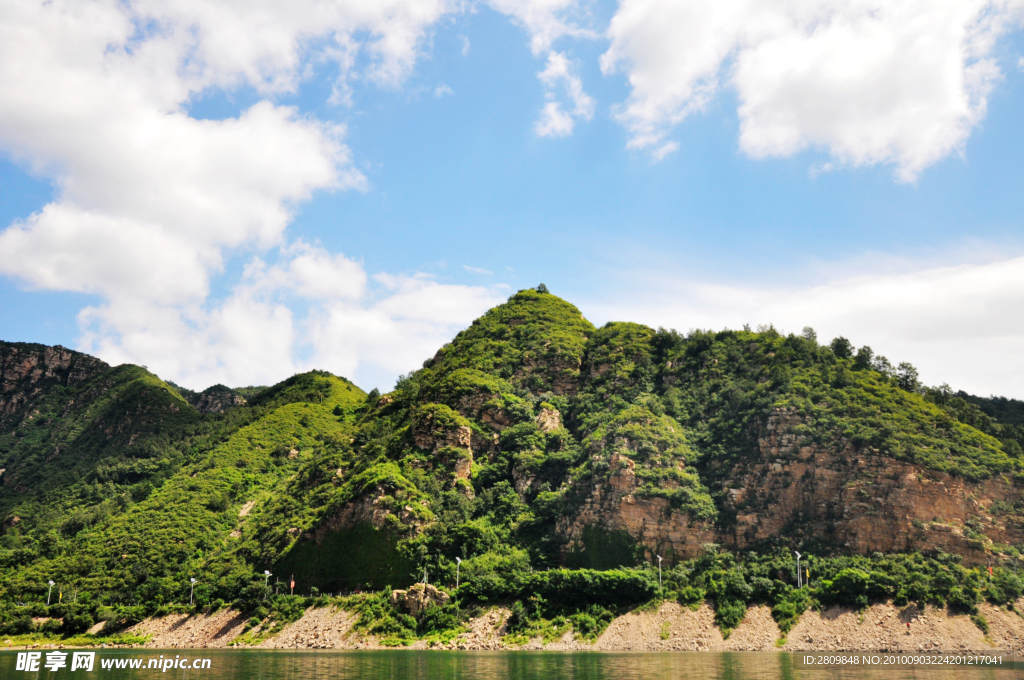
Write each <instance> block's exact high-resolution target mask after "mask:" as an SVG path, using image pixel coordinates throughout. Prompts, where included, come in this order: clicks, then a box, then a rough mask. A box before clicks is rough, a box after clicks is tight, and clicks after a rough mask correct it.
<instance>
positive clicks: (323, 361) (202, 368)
mask: <svg viewBox="0 0 1024 680" xmlns="http://www.w3.org/2000/svg"><path fill="white" fill-rule="evenodd" d="M275 252H276V253H277V254H278V255H279V258H278V261H277V262H275V263H273V264H268V263H267V262H266V261H264V260H263V259H262V258H259V257H257V258H253V260H252V261H251V262H250V263H249V264H248V266H247V267H246V269H245V272H244V274H243V276H242V278H241V281H240V282H239V283H238V284H237V285H236V286H234V288H233V289H232V290H231V292H230V294H229V295H228V296H227V298H226V299H224V300H221V301H218V302H215V303H209V302H207V303H205V304H202V303H196V304H186V305H164V304H159V303H153V302H152V301H147V300H139V299H137V298H131V297H119V298H116V299H113V300H111V301H110V302H109V303H107V304H105V305H101V306H98V307H90V308H87V309H85V310H83V311H82V313H81V314H80V319H79V320H80V323H81V326H82V328H83V330H84V336H83V339H82V349H83V350H85V351H88V352H92V353H95V354H97V355H99V356H101V357H103V358H105V359H107V360H108V361H112V362H115V363H120V362H131V363H143V364H146V365H147V366H148V367H149V368H150V370H153V371H155V372H156V373H157V374H159V375H161V376H163V377H167V378H170V379H172V380H174V381H175V382H178V383H180V384H183V385H185V386H188V387H194V388H198V389H201V388H203V387H206V386H208V385H211V384H214V383H218V382H220V383H225V384H228V385H246V384H260V383H262V384H269V383H274V382H277V381H279V380H282V379H284V378H286V377H288V376H289V375H292V374H293V373H295V372H298V371H305V370H310V369H312V368H326V369H328V370H331V371H333V372H335V373H337V374H340V375H344V376H346V377H348V378H350V379H352V380H354V381H356V382H357V384H361V385H366V386H367V388H369V387H372V386H379V387H381V388H383V389H387V388H389V387H390V385H391V383H392V382H393V380H394V377H395V376H396V375H398V374H399V373H404V372H406V371H409V370H412V369H415V368H417V367H418V366H419V365H420V364H421V363H422V362H423V360H424V359H426V358H427V357H429V356H431V355H432V354H433V353H434V352H435V351H436V350H437V348H438V347H440V346H441V345H442V344H444V343H445V342H447V341H448V340H450V339H451V337H452V336H453V335H454V334H455V333H456V332H457V331H458V330H460V329H461V328H464V327H465V326H466V325H468V324H469V322H470V321H472V320H473V319H474V318H476V317H477V316H479V315H480V314H482V313H483V312H484V311H486V310H487V309H488V308H489V307H491V306H493V305H494V304H497V303H498V302H499V301H500V300H501V297H502V296H501V295H500V294H499V293H498V290H497V287H487V288H485V287H481V286H463V285H452V284H445V283H442V282H439V281H437V280H436V279H434V278H432V277H429V276H424V275H415V276H395V275H389V274H377V275H375V276H373V277H370V276H368V275H367V274H366V271H365V269H364V268H363V266H362V264H360V263H358V262H356V261H354V260H351V259H349V258H346V257H345V256H344V255H340V254H331V253H328V252H327V251H326V250H324V249H323V248H321V247H318V246H311V245H309V244H306V243H303V242H297V243H295V244H292V245H290V246H287V247H284V248H281V249H278V250H276V251H275Z"/></svg>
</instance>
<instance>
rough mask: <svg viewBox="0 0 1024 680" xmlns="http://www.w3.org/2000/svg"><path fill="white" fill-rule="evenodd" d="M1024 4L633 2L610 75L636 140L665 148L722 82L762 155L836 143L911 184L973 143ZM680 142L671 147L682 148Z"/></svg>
mask: <svg viewBox="0 0 1024 680" xmlns="http://www.w3.org/2000/svg"><path fill="white" fill-rule="evenodd" d="M1022 7H1024V3H1022V2H1021V0H943V1H941V2H925V1H922V0H855V1H853V2H848V1H840V0H813V1H812V2H805V1H800V2H796V1H795V0H770V1H768V2H761V1H755V0H724V1H722V2H714V3H708V2H698V1H696V0H683V1H679V0H623V1H622V2H621V3H620V5H619V8H618V11H617V12H616V14H615V16H614V18H613V19H612V21H611V24H610V26H609V29H608V37H609V39H610V40H611V44H610V47H609V49H608V51H607V52H606V53H605V54H604V55H603V56H602V59H601V66H602V69H603V71H604V72H605V73H613V72H617V71H621V72H623V73H625V74H626V76H627V78H628V80H629V84H630V87H631V92H630V95H629V98H628V99H627V100H626V101H625V102H624V103H623V104H622V105H621V106H619V107H618V108H617V110H616V116H617V118H618V119H619V120H620V121H621V122H622V123H623V124H624V125H625V126H626V128H627V129H628V130H629V133H630V141H629V146H630V147H632V148H638V149H651V150H653V151H654V152H655V153H656V154H657V153H660V154H661V155H664V153H665V152H666V150H667V149H668V147H666V146H665V145H666V137H667V136H668V135H669V134H670V132H671V130H672V127H673V126H674V125H676V124H678V123H680V122H681V121H682V120H684V119H685V118H686V117H687V116H689V115H691V114H693V113H694V112H696V111H700V110H702V109H704V108H705V107H706V106H707V104H708V102H709V101H710V100H711V99H712V98H713V97H714V96H715V95H716V94H717V93H718V92H719V91H720V89H721V88H722V86H723V84H724V85H728V86H730V87H732V88H733V89H734V90H735V92H736V94H737V96H738V98H739V111H738V113H739V118H740V139H739V144H740V148H741V149H742V150H743V151H744V152H745V153H746V154H748V155H750V156H752V157H754V158H762V157H766V156H788V155H791V154H794V153H796V152H798V151H801V150H803V149H807V148H816V149H822V150H824V151H826V152H827V153H828V154H829V155H830V156H831V157H832V158H833V160H834V161H835V163H836V164H839V165H847V166H862V165H872V164H877V163H886V164H892V165H894V166H895V169H896V174H897V177H898V178H899V179H900V180H902V181H912V180H914V179H915V178H916V177H917V176H918V174H919V173H920V172H921V170H923V169H924V168H926V167H927V166H929V165H931V164H933V163H935V162H936V161H938V160H940V159H942V158H945V157H946V156H948V155H949V154H951V153H958V152H960V151H961V150H962V148H963V144H964V142H965V140H966V139H967V137H968V135H969V134H970V131H971V129H972V128H973V127H974V126H975V125H976V124H977V123H978V122H979V121H980V120H981V119H982V118H983V117H984V115H985V110H986V104H987V97H988V94H989V92H990V90H991V88H992V86H993V84H994V83H995V82H996V81H997V80H998V78H999V77H1000V70H999V68H998V67H997V65H996V62H995V60H994V58H992V56H991V54H992V52H993V46H994V43H995V41H996V39H997V38H998V37H999V36H1000V35H1002V34H1003V33H1004V32H1005V31H1006V30H1007V29H1008V27H1010V26H1011V25H1013V24H1015V23H1017V22H1019V21H1020V19H1021V11H1022ZM669 150H670V149H669Z"/></svg>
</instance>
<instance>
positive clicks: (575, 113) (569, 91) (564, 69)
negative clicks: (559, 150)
mask: <svg viewBox="0 0 1024 680" xmlns="http://www.w3.org/2000/svg"><path fill="white" fill-rule="evenodd" d="M537 77H538V78H539V79H540V81H541V82H542V83H544V85H545V86H546V87H547V88H548V97H549V98H551V99H554V96H555V95H554V90H555V89H556V88H558V87H561V88H562V89H563V90H564V91H565V94H566V97H567V99H568V100H569V102H570V103H571V105H572V109H571V110H569V111H565V110H563V109H562V105H561V103H560V102H557V101H549V102H547V103H546V104H545V105H544V107H543V108H542V109H541V117H540V120H538V121H537V123H536V125H535V126H534V130H535V131H536V133H537V135H538V136H540V137H565V136H567V135H571V134H572V131H573V128H574V127H575V125H576V119H577V118H582V119H583V120H590V119H591V118H593V116H594V100H593V98H591V97H590V96H589V95H588V94H587V93H586V92H584V91H583V82H582V81H581V80H580V79H579V77H578V76H576V75H575V74H574V73H573V70H572V66H571V65H570V63H569V59H568V58H567V57H566V56H565V55H564V54H562V53H561V52H555V51H551V52H548V62H547V66H546V67H545V68H544V70H543V71H541V72H540V73H538V74H537Z"/></svg>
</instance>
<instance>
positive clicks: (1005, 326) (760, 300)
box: [583, 257, 1024, 399]
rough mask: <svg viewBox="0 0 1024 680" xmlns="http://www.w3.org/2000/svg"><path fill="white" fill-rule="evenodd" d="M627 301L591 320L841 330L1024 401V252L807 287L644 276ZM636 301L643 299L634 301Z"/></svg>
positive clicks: (594, 312) (596, 307) (935, 376)
mask: <svg viewBox="0 0 1024 680" xmlns="http://www.w3.org/2000/svg"><path fill="white" fill-rule="evenodd" d="M648 283H649V285H650V287H651V289H650V290H649V291H645V292H643V293H642V294H641V293H639V292H638V291H636V290H633V291H631V293H632V294H631V297H630V301H629V302H628V303H621V304H617V303H612V304H591V305H584V306H583V308H584V310H585V311H586V313H587V314H588V316H591V317H593V318H597V319H602V320H603V319H616V320H619V319H623V320H626V319H628V320H638V321H642V322H644V323H647V324H649V325H652V326H659V325H660V326H665V327H674V328H678V329H679V330H682V331H685V330H687V329H689V328H711V329H715V330H720V329H722V328H734V329H736V328H741V327H742V326H743V324H746V323H749V324H750V325H752V326H757V325H759V324H769V323H771V324H774V325H775V327H776V328H781V329H783V330H785V331H787V332H794V333H799V332H800V330H801V329H802V328H803V327H804V326H812V327H813V328H814V329H815V330H816V331H817V333H818V337H819V339H820V340H821V341H823V342H828V341H829V340H830V339H831V338H833V337H837V336H840V335H842V336H844V337H847V338H849V339H850V341H851V342H853V343H854V344H855V345H858V346H860V345H870V346H871V347H872V348H873V349H874V350H875V351H876V352H878V353H881V354H884V355H885V356H887V357H888V358H889V359H890V361H892V362H893V363H894V364H895V363H896V362H899V361H909V362H911V363H913V364H914V365H915V366H917V367H918V369H920V371H921V374H922V378H923V379H924V380H925V381H926V382H928V383H929V384H935V385H937V384H941V383H949V384H950V385H951V386H953V388H954V389H964V390H967V391H968V392H972V393H975V394H980V395H982V396H988V395H990V394H993V393H995V394H1000V395H1004V396H1009V397H1015V398H1018V399H1022V398H1024V388H1022V385H1024V357H1022V356H1021V353H1020V347H1021V346H1022V345H1024V319H1022V318H1021V316H1020V315H1019V314H1016V313H1015V311H1014V310H1018V309H1021V307H1022V305H1024V257H1016V258H1013V259H1006V260H1000V261H995V262H988V263H983V264H964V265H956V266H942V267H926V268H919V269H916V270H911V271H906V272H903V273H878V274H864V275H858V276H845V277H840V278H836V279H834V280H831V281H828V282H825V283H822V284H819V285H814V286H806V287H799V286H792V287H781V286H757V285H751V286H730V285H716V284H708V283H702V282H697V281H681V280H678V279H669V280H665V279H661V280H657V281H654V280H648ZM637 300H648V302H646V303H639V304H638V303H637Z"/></svg>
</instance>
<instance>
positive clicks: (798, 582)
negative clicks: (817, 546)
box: [793, 550, 804, 588]
mask: <svg viewBox="0 0 1024 680" xmlns="http://www.w3.org/2000/svg"><path fill="white" fill-rule="evenodd" d="M793 554H794V555H796V587H797V588H803V587H804V577H803V575H801V574H800V553H798V552H797V551H795V550H794V551H793Z"/></svg>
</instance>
